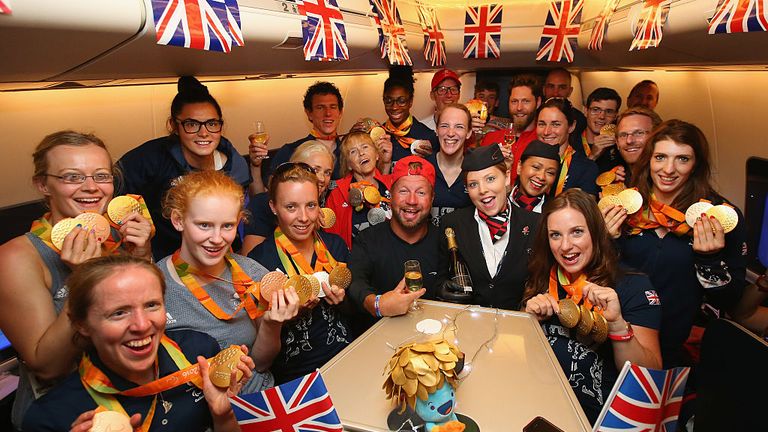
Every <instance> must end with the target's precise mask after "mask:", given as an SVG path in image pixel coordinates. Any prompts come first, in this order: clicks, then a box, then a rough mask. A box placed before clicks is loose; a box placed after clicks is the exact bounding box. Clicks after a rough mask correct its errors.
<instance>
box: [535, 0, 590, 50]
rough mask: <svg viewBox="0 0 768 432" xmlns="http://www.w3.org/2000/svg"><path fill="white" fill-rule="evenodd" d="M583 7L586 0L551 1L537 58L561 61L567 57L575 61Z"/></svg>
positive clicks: (542, 30)
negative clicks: (574, 53) (574, 55)
mask: <svg viewBox="0 0 768 432" xmlns="http://www.w3.org/2000/svg"><path fill="white" fill-rule="evenodd" d="M582 7H584V0H552V1H551V2H550V3H549V12H548V13H547V20H546V21H545V22H544V28H543V29H541V41H539V52H538V53H536V60H544V61H549V62H561V61H563V59H565V61H566V62H567V63H572V62H573V50H574V49H575V48H576V39H577V38H578V36H579V26H580V25H581V9H582Z"/></svg>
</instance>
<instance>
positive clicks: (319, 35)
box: [299, 0, 349, 61]
mask: <svg viewBox="0 0 768 432" xmlns="http://www.w3.org/2000/svg"><path fill="white" fill-rule="evenodd" d="M299 12H300V13H301V14H302V15H304V16H305V17H306V20H305V21H304V22H302V24H301V34H302V36H303V37H304V60H307V61H310V60H316V61H327V60H349V50H348V49H347V32H346V29H345V28H344V18H343V17H342V16H341V11H340V10H339V4H338V3H337V2H336V0H304V1H299Z"/></svg>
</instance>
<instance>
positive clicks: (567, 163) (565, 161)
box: [555, 144, 576, 196]
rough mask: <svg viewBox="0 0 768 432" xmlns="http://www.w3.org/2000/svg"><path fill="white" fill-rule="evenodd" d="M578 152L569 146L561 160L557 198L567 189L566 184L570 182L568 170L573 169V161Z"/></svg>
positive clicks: (556, 191) (556, 190)
mask: <svg viewBox="0 0 768 432" xmlns="http://www.w3.org/2000/svg"><path fill="white" fill-rule="evenodd" d="M574 153H576V150H574V149H573V147H571V145H570V144H569V145H568V147H566V148H565V153H563V156H562V157H561V158H560V177H559V178H558V179H557V188H556V189H555V196H557V195H560V194H561V193H562V192H563V188H564V187H565V182H566V180H568V169H569V168H570V167H571V160H572V159H573V155H574Z"/></svg>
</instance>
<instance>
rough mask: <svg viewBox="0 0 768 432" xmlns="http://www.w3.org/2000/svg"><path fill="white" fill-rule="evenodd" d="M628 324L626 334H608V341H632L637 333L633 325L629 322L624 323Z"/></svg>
mask: <svg viewBox="0 0 768 432" xmlns="http://www.w3.org/2000/svg"><path fill="white" fill-rule="evenodd" d="M624 322H626V323H627V331H626V332H625V333H624V334H618V335H617V334H613V333H608V339H610V340H612V341H616V342H626V341H628V340H630V339H632V338H633V337H634V336H635V332H634V331H633V330H632V324H630V323H629V321H624Z"/></svg>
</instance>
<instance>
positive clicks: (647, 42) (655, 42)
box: [629, 0, 669, 51]
mask: <svg viewBox="0 0 768 432" xmlns="http://www.w3.org/2000/svg"><path fill="white" fill-rule="evenodd" d="M667 15H669V0H645V2H643V10H642V11H641V12H640V18H638V20H637V25H635V28H634V34H635V38H634V39H632V44H631V45H630V46H629V50H630V51H632V50H633V49H638V50H641V49H648V48H655V47H657V46H659V44H660V43H661V37H662V36H663V35H662V30H663V29H664V23H665V22H666V21H667Z"/></svg>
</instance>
